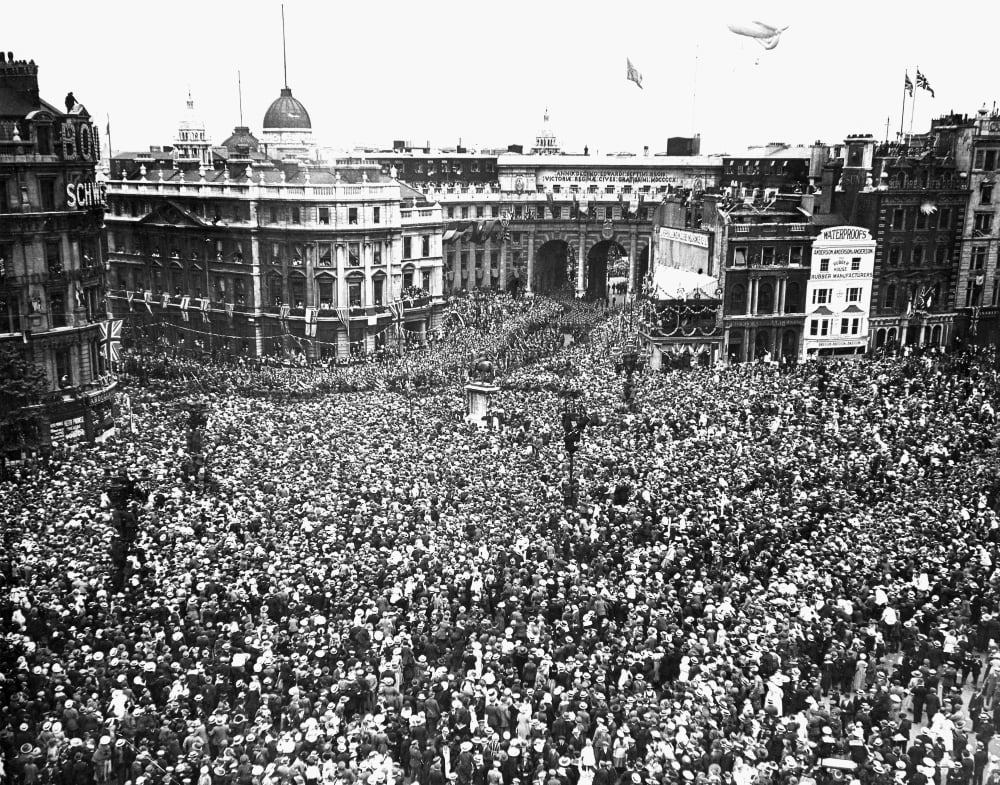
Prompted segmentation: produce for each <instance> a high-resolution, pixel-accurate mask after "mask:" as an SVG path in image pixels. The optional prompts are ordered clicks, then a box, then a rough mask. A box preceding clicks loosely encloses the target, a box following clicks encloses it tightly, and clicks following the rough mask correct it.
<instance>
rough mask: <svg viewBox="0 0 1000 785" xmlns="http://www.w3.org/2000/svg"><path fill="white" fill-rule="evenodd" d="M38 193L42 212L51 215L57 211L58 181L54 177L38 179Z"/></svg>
mask: <svg viewBox="0 0 1000 785" xmlns="http://www.w3.org/2000/svg"><path fill="white" fill-rule="evenodd" d="M38 193H39V198H40V200H41V203H42V210H43V211H44V212H47V213H51V212H53V211H55V209H56V180H55V178H54V177H39V178H38Z"/></svg>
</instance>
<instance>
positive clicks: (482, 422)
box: [465, 382, 500, 428]
mask: <svg viewBox="0 0 1000 785" xmlns="http://www.w3.org/2000/svg"><path fill="white" fill-rule="evenodd" d="M498 392H500V388H499V387H497V386H496V385H495V384H493V383H492V382H469V383H468V384H466V385H465V421H466V422H471V423H475V424H476V425H478V426H479V427H480V428H485V427H486V425H487V423H486V412H487V410H488V409H489V408H490V396H491V395H493V394H495V393H498Z"/></svg>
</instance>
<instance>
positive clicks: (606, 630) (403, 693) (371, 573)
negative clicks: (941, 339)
mask: <svg viewBox="0 0 1000 785" xmlns="http://www.w3.org/2000/svg"><path fill="white" fill-rule="evenodd" d="M536 307H545V306H541V305H539V306H536ZM529 313H530V309H529ZM552 316H553V317H554V316H555V314H554V313H553V314H552ZM562 316H563V317H564V318H566V319H568V320H569V321H571V322H573V323H575V324H578V325H579V327H580V332H579V335H578V336H577V337H578V338H580V340H573V341H570V340H566V339H565V335H566V332H565V331H564V329H563V328H566V327H571V325H570V324H566V325H561V324H558V323H557V324H555V325H554V329H555V331H556V332H558V333H560V334H561V335H562V336H563V341H562V342H561V343H559V344H557V343H556V342H554V341H553V342H550V343H546V344H544V345H540V346H539V351H540V354H539V356H541V350H542V349H544V352H545V359H544V361H543V362H536V363H533V364H532V363H523V364H522V365H521V367H518V368H515V369H511V370H510V371H509V372H508V373H506V374H505V375H504V377H503V378H502V380H501V381H502V384H501V388H502V389H501V391H500V392H499V393H498V394H497V395H496V397H495V400H494V402H493V403H494V405H495V406H496V407H498V408H502V409H503V410H504V411H505V412H507V413H508V414H509V417H506V418H505V419H504V422H503V425H502V426H501V427H495V428H485V429H480V428H476V427H475V426H472V425H468V424H466V423H464V422H462V421H461V418H460V417H456V416H455V415H456V412H457V413H459V414H461V410H462V405H463V398H462V387H461V382H460V381H459V380H458V379H455V380H453V381H452V380H449V381H448V382H447V383H446V384H441V385H439V386H429V387H428V389H427V391H426V394H425V395H423V396H422V397H421V398H420V400H419V402H418V405H417V407H416V410H414V409H413V402H412V400H408V399H407V397H406V396H405V395H403V394H401V393H400V392H399V391H397V390H394V389H390V388H389V387H388V386H381V385H371V386H368V387H364V389H363V391H358V392H351V391H344V392H340V393H338V394H336V395H329V394H325V393H323V392H322V391H320V390H314V391H313V393H314V394H311V395H306V396H302V397H301V398H297V399H294V400H282V401H278V400H271V399H267V398H260V397H254V396H249V395H243V394H240V387H239V385H238V384H233V377H232V375H231V374H232V372H231V371H230V370H228V369H225V368H218V367H204V368H201V369H199V374H201V377H202V378H203V379H207V380H209V383H208V384H206V385H205V386H204V390H205V393H204V394H203V395H201V397H200V401H201V402H202V403H204V404H206V405H207V408H206V411H207V413H208V423H207V425H206V426H205V429H204V446H203V449H204V456H205V464H206V467H207V469H209V470H210V471H206V472H205V473H194V474H192V473H191V472H190V471H188V470H187V469H186V468H185V466H186V464H189V463H190V456H188V455H186V450H187V449H188V447H189V445H190V444H191V439H190V438H189V436H190V435H189V434H186V433H185V431H186V427H185V424H184V413H183V406H181V407H178V406H177V402H176V401H175V400H174V399H173V398H171V397H170V395H169V388H168V387H167V386H166V385H165V386H163V387H162V388H161V387H155V386H146V387H143V386H141V385H138V384H132V385H130V386H129V387H128V392H129V394H130V396H131V400H132V412H133V416H134V418H135V422H136V430H135V433H131V434H127V435H124V436H123V437H122V438H121V439H120V440H117V441H112V442H109V443H107V444H104V445H94V446H81V447H80V448H78V449H77V450H75V451H74V453H73V454H72V456H71V457H70V459H69V460H67V461H66V462H65V463H58V462H57V463H54V464H52V465H50V467H49V469H48V470H47V471H46V472H45V473H40V474H30V475H29V474H26V475H24V476H20V477H18V478H15V479H14V480H12V481H11V482H9V483H7V484H5V485H4V487H3V488H2V489H0V520H2V526H3V541H4V548H3V555H2V559H3V569H2V580H3V582H4V594H3V600H2V604H0V614H2V619H3V625H2V626H3V633H4V634H3V637H2V641H0V647H2V648H0V665H2V667H0V708H2V713H3V716H2V719H0V725H2V727H0V749H2V752H3V763H4V769H3V773H2V780H3V781H4V782H11V783H29V784H30V783H60V784H62V785H71V784H73V785H75V784H76V783H99V784H100V785H105V783H115V785H126V784H128V785H185V784H186V783H192V785H210V784H211V785H216V784H218V783H222V784H225V785H231V784H233V785H277V784H279V783H306V784H307V785H312V784H313V783H335V784H336V785H355V784H363V785H404V784H405V785H410V784H412V783H418V784H419V785H451V783H456V784H457V785H688V783H693V784H696V785H733V784H734V783H735V785H810V784H811V783H817V785H828V784H829V783H835V782H840V781H843V782H844V783H845V785H847V783H849V782H852V781H857V782H858V783H861V785H870V784H871V783H877V784H878V785H895V784H896V783H906V785H911V784H912V785H929V784H930V783H931V782H932V781H933V783H934V785H946V783H952V782H953V783H955V785H983V783H985V782H987V781H989V782H990V783H993V782H996V781H997V778H1000V763H998V761H997V759H996V758H993V757H991V756H992V755H993V754H994V753H995V730H996V728H998V727H1000V697H998V693H997V684H998V681H1000V649H998V643H1000V608H998V591H1000V575H998V574H997V572H996V568H995V565H996V562H997V558H998V553H997V549H998V546H1000V519H998V516H997V512H996V510H997V503H998V491H1000V483H998V474H997V472H998V469H1000V462H998V455H997V449H998V443H997V434H996V431H997V423H996V415H995V410H994V408H993V407H994V401H995V399H996V396H997V392H998V378H997V374H996V372H995V370H994V369H993V363H992V359H991V358H990V357H984V356H980V355H978V354H976V353H974V352H963V353H961V354H956V355H935V356H926V357H905V358H880V359H869V360H863V361H859V362H853V363H850V362H845V363H836V364H829V365H816V364H808V365H803V366H796V367H793V368H787V369H783V370H782V371H781V372H779V371H778V370H776V369H773V368H771V367H770V366H762V365H755V366H735V367H727V368H691V369H687V370H683V371H681V370H673V371H669V372H666V373H653V372H651V371H649V370H648V369H647V370H646V371H644V372H642V373H641V374H639V376H638V378H637V380H636V382H637V395H636V399H635V404H634V405H633V406H629V407H626V406H624V405H623V403H622V377H621V376H620V375H618V374H616V371H615V367H614V362H613V361H614V356H613V355H614V352H615V350H616V346H618V344H619V343H620V340H621V338H622V334H621V323H620V322H616V321H602V320H601V316H600V313H599V312H598V311H596V310H595V311H594V312H593V313H588V312H587V311H585V310H582V311H580V312H578V313H577V316H574V317H569V316H565V315H562ZM577 320H579V321H578V322H577ZM502 321H503V320H501V322H502ZM557 322H558V320H557ZM595 325H596V326H595ZM552 326H553V325H551V319H550V324H549V325H547V326H545V327H544V328H543V329H540V330H538V331H536V332H537V333H538V334H544V332H545V331H546V330H549V329H550V327H552ZM584 327H588V328H593V329H588V330H584V329H583V328H584ZM481 339H482V341H483V344H482V345H480V346H477V347H475V348H476V349H484V348H485V349H488V348H489V347H496V346H504V345H509V343H506V338H504V337H503V335H502V332H501V333H500V334H499V337H498V335H496V334H488V335H483V336H481ZM350 372H354V371H350ZM303 373H304V372H303ZM356 373H358V374H363V371H356ZM569 387H572V388H573V389H574V390H575V391H576V392H575V395H576V397H575V402H576V405H578V406H579V407H582V408H585V409H586V411H587V412H589V413H592V414H593V415H594V417H593V418H591V420H590V425H589V427H588V428H587V430H586V431H585V433H584V434H583V438H582V439H581V441H580V449H579V452H578V453H577V454H576V456H575V465H576V481H577V487H576V488H574V489H573V490H574V493H573V494H571V495H569V496H568V495H567V494H566V493H565V490H566V487H565V486H566V482H567V479H566V478H567V455H566V452H565V450H564V449H563V442H562V426H561V424H560V412H561V411H562V408H563V406H564V403H565V396H566V393H567V389H568V388H569ZM121 467H125V469H126V470H127V472H128V473H129V475H130V476H132V477H134V478H138V486H137V491H138V492H137V493H136V494H135V498H134V499H132V500H131V501H130V502H128V504H129V506H130V512H131V513H132V514H134V516H135V520H136V522H137V526H136V532H135V541H134V546H133V547H132V549H131V551H130V552H129V553H128V555H127V558H125V559H124V560H123V561H119V560H113V559H112V554H111V553H110V552H109V547H108V543H109V541H110V539H111V537H112V534H113V518H114V511H113V510H112V509H111V506H112V505H111V503H110V499H109V497H108V495H107V494H108V475H107V472H108V471H109V470H110V471H111V472H112V473H114V472H117V471H118V470H119V469H120V468H121ZM209 474H210V476H211V478H212V481H211V482H209V481H207V477H208V475H209ZM567 498H571V499H572V503H570V504H567V501H566V500H567ZM113 562H114V563H121V564H122V565H123V567H122V569H123V573H122V575H120V576H118V577H120V578H121V580H120V581H116V580H114V577H115V576H112V574H111V573H112V564H113ZM119 587H120V588H119Z"/></svg>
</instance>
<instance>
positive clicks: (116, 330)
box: [98, 319, 122, 365]
mask: <svg viewBox="0 0 1000 785" xmlns="http://www.w3.org/2000/svg"><path fill="white" fill-rule="evenodd" d="M98 327H99V328H100V330H101V345H102V346H103V347H104V357H105V359H107V361H108V364H109V365H110V364H112V363H118V362H121V345H122V320H121V319H111V320H109V321H106V322H101V323H100V324H98Z"/></svg>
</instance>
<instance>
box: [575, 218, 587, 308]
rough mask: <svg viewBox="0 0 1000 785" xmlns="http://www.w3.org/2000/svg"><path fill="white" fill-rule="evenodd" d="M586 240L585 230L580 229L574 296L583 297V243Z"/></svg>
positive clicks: (584, 258)
mask: <svg viewBox="0 0 1000 785" xmlns="http://www.w3.org/2000/svg"><path fill="white" fill-rule="evenodd" d="M586 242H587V231H586V230H585V229H581V230H580V234H579V238H578V242H577V247H576V296H577V297H583V294H584V292H585V291H586V287H585V286H584V277H583V272H584V270H583V266H584V264H585V260H586V256H585V255H584V245H585V244H586Z"/></svg>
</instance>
